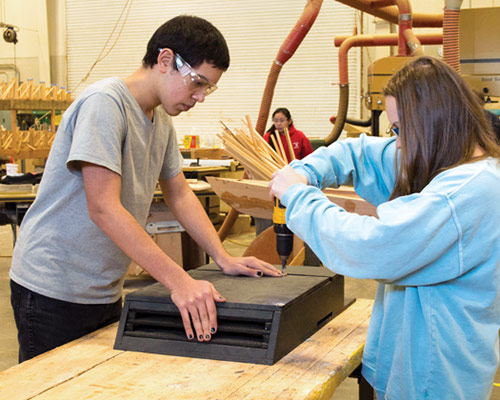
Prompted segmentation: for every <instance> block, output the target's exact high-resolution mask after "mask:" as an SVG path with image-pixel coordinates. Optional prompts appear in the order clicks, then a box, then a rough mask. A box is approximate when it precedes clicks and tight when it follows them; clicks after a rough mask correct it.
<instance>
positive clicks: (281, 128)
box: [264, 107, 313, 162]
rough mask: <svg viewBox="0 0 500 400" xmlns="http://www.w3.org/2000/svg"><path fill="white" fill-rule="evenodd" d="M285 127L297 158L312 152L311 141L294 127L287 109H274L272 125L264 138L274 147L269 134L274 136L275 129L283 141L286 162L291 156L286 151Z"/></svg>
mask: <svg viewBox="0 0 500 400" xmlns="http://www.w3.org/2000/svg"><path fill="white" fill-rule="evenodd" d="M285 128H287V129H288V133H289V135H290V140H291V141H292V147H293V152H294V154H295V158H296V159H297V160H301V159H303V158H304V157H305V156H307V155H308V154H311V153H312V152H313V148H312V146H311V142H310V141H309V139H308V138H307V136H306V135H304V132H302V131H299V130H297V129H296V128H295V126H294V125H293V120H292V116H291V114H290V111H288V109H287V108H284V107H280V108H277V109H276V110H274V112H273V125H272V126H271V128H269V130H268V131H267V132H266V133H265V135H264V140H265V141H266V142H267V143H269V144H270V145H271V147H272V148H273V149H274V145H273V142H272V140H271V136H272V135H274V137H275V138H276V131H277V132H278V133H279V135H280V139H281V143H283V148H284V150H285V153H286V157H287V161H288V162H290V161H292V159H293V158H292V157H291V156H290V152H289V151H288V145H287V140H286V136H285ZM275 150H276V149H275Z"/></svg>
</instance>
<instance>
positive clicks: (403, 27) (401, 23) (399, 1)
mask: <svg viewBox="0 0 500 400" xmlns="http://www.w3.org/2000/svg"><path fill="white" fill-rule="evenodd" d="M395 3H396V5H397V7H398V11H399V18H398V38H399V39H398V55H400V56H407V55H409V54H410V51H409V49H408V46H407V45H406V39H405V31H407V30H409V29H410V30H411V26H412V16H411V5H410V2H409V0H395Z"/></svg>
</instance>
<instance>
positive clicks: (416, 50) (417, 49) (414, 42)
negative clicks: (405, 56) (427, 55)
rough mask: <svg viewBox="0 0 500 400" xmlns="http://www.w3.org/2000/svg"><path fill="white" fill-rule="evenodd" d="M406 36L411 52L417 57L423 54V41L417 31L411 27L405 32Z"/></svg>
mask: <svg viewBox="0 0 500 400" xmlns="http://www.w3.org/2000/svg"><path fill="white" fill-rule="evenodd" d="M404 36H405V39H406V42H407V44H408V48H409V49H410V50H411V53H412V54H413V55H414V56H416V57H419V56H423V55H424V49H422V43H420V40H418V37H417V35H415V32H413V31H412V30H411V29H407V30H406V31H405V32H404Z"/></svg>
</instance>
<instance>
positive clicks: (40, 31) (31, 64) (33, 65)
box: [0, 0, 51, 84]
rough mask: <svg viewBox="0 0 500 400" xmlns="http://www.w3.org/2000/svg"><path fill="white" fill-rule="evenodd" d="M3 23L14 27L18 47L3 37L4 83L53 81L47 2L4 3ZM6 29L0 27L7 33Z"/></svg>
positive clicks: (0, 71)
mask: <svg viewBox="0 0 500 400" xmlns="http://www.w3.org/2000/svg"><path fill="white" fill-rule="evenodd" d="M0 22H2V23H4V24H7V25H10V26H13V27H14V30H15V33H16V36H17V41H18V42H17V44H15V45H14V44H13V43H8V42H6V41H5V39H4V38H0V80H2V81H9V80H10V79H12V78H13V77H16V76H17V77H18V78H19V79H20V80H26V79H28V78H33V80H34V81H35V83H38V82H39V81H44V82H46V83H47V84H50V83H51V80H50V59H49V51H48V49H49V48H48V24H47V5H46V1H45V0H22V1H14V0H1V1H0ZM5 29H6V28H5V27H0V32H1V33H2V35H3V33H4V31H5Z"/></svg>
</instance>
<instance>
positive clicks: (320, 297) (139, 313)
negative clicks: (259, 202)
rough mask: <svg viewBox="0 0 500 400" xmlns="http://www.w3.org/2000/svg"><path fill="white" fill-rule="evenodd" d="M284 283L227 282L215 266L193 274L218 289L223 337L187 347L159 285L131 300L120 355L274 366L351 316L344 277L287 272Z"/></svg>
mask: <svg viewBox="0 0 500 400" xmlns="http://www.w3.org/2000/svg"><path fill="white" fill-rule="evenodd" d="M287 271H288V276H286V277H285V278H271V277H262V278H250V277H243V276H228V275H224V274H223V273H222V272H221V271H220V269H219V268H218V267H217V266H216V265H215V264H209V265H206V266H203V267H200V268H197V269H195V270H191V271H189V272H188V273H189V274H190V275H191V276H192V277H193V278H195V279H203V280H207V281H210V282H212V283H213V284H214V286H215V287H216V288H217V290H218V291H219V292H220V293H221V294H222V295H223V296H224V297H225V298H226V299H227V301H226V302H225V303H216V306H217V326H218V328H217V332H216V333H215V334H213V335H212V340H211V341H209V342H198V341H197V340H196V339H193V340H191V341H190V340H188V339H187V338H186V334H185V332H184V328H183V324H182V319H181V317H180V313H179V311H178V309H177V307H176V306H175V304H174V303H173V302H172V300H171V299H170V295H169V291H168V290H167V289H166V288H165V287H164V286H163V285H161V284H160V283H155V284H153V285H151V286H148V287H146V288H144V289H140V290H137V291H135V292H132V293H129V294H128V295H127V296H126V297H125V304H124V308H123V311H122V315H121V320H120V324H119V327H118V332H117V336H116V341H115V346H114V348H115V349H121V350H132V351H142V352H149V353H159V354H169V355H176V356H188V357H197V358H210V359H216V360H227V361H239V362H249V363H256V364H268V365H272V364H274V363H275V362H276V361H278V360H279V359H280V358H282V357H283V356H284V355H285V354H287V353H289V352H290V351H291V350H293V349H294V348H295V347H297V346H298V345H299V344H300V343H302V342H303V341H304V340H306V339H307V338H308V337H309V336H311V335H312V334H313V333H314V332H316V331H317V330H318V329H319V328H321V327H322V326H323V325H325V324H326V323H327V322H328V321H330V320H331V319H332V318H333V317H335V316H336V315H337V314H339V313H340V312H341V311H343V310H344V309H345V304H344V277H343V276H341V275H336V274H334V273H332V272H330V271H329V270H327V269H326V268H323V267H302V266H301V267H288V268H287Z"/></svg>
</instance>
